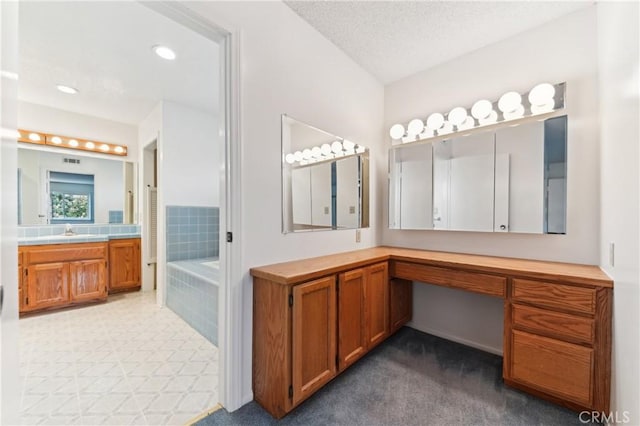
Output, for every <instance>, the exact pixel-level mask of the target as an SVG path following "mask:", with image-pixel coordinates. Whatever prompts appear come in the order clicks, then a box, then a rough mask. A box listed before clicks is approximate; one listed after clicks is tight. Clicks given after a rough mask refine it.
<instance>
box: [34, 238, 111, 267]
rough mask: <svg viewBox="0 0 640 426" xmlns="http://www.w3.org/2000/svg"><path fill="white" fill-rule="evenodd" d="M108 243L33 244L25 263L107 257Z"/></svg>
mask: <svg viewBox="0 0 640 426" xmlns="http://www.w3.org/2000/svg"><path fill="white" fill-rule="evenodd" d="M106 257H107V244H106V243H79V244H60V245H56V246H51V245H49V246H33V247H30V248H29V250H28V251H27V252H26V259H25V263H27V264H34V263H50V262H71V261H74V260H86V259H106Z"/></svg>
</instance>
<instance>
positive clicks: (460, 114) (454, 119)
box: [447, 107, 467, 126]
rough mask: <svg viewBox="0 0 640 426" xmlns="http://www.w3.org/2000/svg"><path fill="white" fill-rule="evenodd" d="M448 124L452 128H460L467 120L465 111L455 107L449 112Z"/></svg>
mask: <svg viewBox="0 0 640 426" xmlns="http://www.w3.org/2000/svg"><path fill="white" fill-rule="evenodd" d="M447 118H448V120H449V122H450V123H451V124H453V125H454V126H460V125H461V124H462V123H464V120H466V119H467V110H466V109H464V108H462V107H455V108H454V109H452V110H451V111H449V115H448V116H447Z"/></svg>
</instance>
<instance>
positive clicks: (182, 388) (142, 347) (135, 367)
mask: <svg viewBox="0 0 640 426" xmlns="http://www.w3.org/2000/svg"><path fill="white" fill-rule="evenodd" d="M19 325H20V379H21V380H22V400H21V420H22V424H25V425H35V424H55V425H72V424H73V425H75V424H80V425H98V424H114V425H128V424H135V425H165V424H170V425H174V424H175V425H181V424H185V423H186V422H188V421H189V420H190V419H193V418H194V417H196V416H198V415H199V414H201V413H203V412H204V411H206V410H208V409H210V408H212V407H214V406H215V405H216V404H217V403H218V349H217V348H216V347H215V346H214V345H212V344H211V343H210V342H209V341H208V340H206V339H205V338H204V337H202V336H201V335H200V334H198V333H197V332H196V331H195V330H193V329H192V328H191V327H189V325H187V323H185V322H184V321H183V320H182V319H180V318H179V317H178V316H177V315H175V314H174V313H173V312H172V311H170V310H169V309H166V308H164V309H161V308H158V307H157V306H156V304H155V292H146V293H142V292H137V293H128V294H122V295H114V296H109V301H108V302H106V303H103V304H99V305H92V306H86V307H82V308H76V309H70V310H65V311H61V312H51V313H46V314H41V315H37V316H30V317H26V318H22V319H20V322H19Z"/></svg>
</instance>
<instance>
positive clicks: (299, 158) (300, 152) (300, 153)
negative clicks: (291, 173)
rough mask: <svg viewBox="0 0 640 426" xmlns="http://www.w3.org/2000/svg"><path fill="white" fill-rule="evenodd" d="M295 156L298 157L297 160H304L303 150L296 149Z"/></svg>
mask: <svg viewBox="0 0 640 426" xmlns="http://www.w3.org/2000/svg"><path fill="white" fill-rule="evenodd" d="M293 157H294V158H295V159H296V161H302V160H303V158H302V151H296V152H294V153H293Z"/></svg>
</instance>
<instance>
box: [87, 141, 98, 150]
mask: <svg viewBox="0 0 640 426" xmlns="http://www.w3.org/2000/svg"><path fill="white" fill-rule="evenodd" d="M84 147H85V148H87V149H93V148H95V147H96V144H94V143H93V142H87V143H85V144H84Z"/></svg>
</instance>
